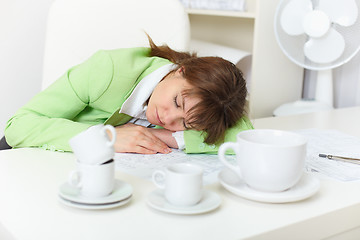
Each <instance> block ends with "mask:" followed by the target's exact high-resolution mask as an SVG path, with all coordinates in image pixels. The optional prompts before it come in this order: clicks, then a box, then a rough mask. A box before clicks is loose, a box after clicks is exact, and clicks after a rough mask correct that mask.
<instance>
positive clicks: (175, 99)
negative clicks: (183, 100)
mask: <svg viewBox="0 0 360 240" xmlns="http://www.w3.org/2000/svg"><path fill="white" fill-rule="evenodd" d="M177 97H178V95H176V96H175V97H174V104H175V107H176V108H179V107H180V106H179V104H178V103H177Z"/></svg>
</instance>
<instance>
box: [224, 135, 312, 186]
mask: <svg viewBox="0 0 360 240" xmlns="http://www.w3.org/2000/svg"><path fill="white" fill-rule="evenodd" d="M306 142H307V141H306V139H305V138H304V137H302V136H300V135H298V134H296V133H292V132H287V131H281V130H273V129H256V130H246V131H243V132H240V133H238V134H237V142H226V143H224V144H222V145H221V146H220V148H219V152H218V156H219V158H220V160H221V162H222V163H223V164H224V165H225V166H226V167H228V168H230V169H232V170H233V171H234V172H235V173H236V174H237V175H238V176H239V177H240V178H241V179H242V180H243V181H244V182H245V183H246V184H247V185H248V186H249V187H251V188H253V189H256V190H259V191H267V192H280V191H284V190H287V189H289V188H291V187H293V186H294V185H295V184H296V183H297V182H298V181H299V180H300V178H301V176H302V173H303V171H304V166H305V157H306ZM228 149H233V150H234V152H235V154H236V159H237V162H236V164H233V163H229V161H228V160H227V158H226V155H225V153H226V150H228Z"/></svg>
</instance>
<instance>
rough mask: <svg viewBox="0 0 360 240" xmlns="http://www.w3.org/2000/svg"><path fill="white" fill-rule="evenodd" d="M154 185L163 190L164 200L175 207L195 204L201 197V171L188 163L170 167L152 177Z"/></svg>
mask: <svg viewBox="0 0 360 240" xmlns="http://www.w3.org/2000/svg"><path fill="white" fill-rule="evenodd" d="M152 180H153V182H154V184H155V185H156V186H157V187H158V188H160V189H164V196H165V199H166V200H167V201H168V202H169V203H171V204H173V205H176V206H191V205H195V204H197V203H198V202H199V201H200V200H201V198H202V195H203V169H202V168H201V167H200V166H197V165H194V164H189V163H177V164H173V165H170V166H169V167H167V168H166V169H165V171H162V170H157V171H155V172H154V173H153V175H152Z"/></svg>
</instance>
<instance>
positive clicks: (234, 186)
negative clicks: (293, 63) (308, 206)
mask: <svg viewBox="0 0 360 240" xmlns="http://www.w3.org/2000/svg"><path fill="white" fill-rule="evenodd" d="M219 181H220V184H221V185H222V186H223V187H224V188H225V189H227V190H228V191H230V192H232V193H234V194H235V195H238V196H240V197H243V198H247V199H249V200H254V201H258V202H267V203H286V202H295V201H300V200H303V199H305V198H308V197H311V196H312V195H314V194H315V193H316V192H317V191H318V190H319V188H320V182H319V180H318V179H317V178H315V177H314V176H311V175H310V174H307V173H304V174H303V176H302V177H301V179H300V181H299V182H298V183H297V184H296V185H295V186H294V187H292V188H290V189H289V190H286V191H283V192H261V191H257V190H254V189H252V188H250V187H248V186H247V185H246V184H245V183H244V181H243V180H242V179H240V178H239V177H238V176H237V175H236V174H235V173H234V172H233V171H231V170H230V169H223V170H222V171H221V172H220V173H219Z"/></svg>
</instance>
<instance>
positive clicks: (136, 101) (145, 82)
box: [119, 64, 185, 149]
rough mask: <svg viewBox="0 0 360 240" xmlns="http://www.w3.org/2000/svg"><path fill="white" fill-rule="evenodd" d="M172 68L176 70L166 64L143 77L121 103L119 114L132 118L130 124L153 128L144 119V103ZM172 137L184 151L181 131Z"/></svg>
mask: <svg viewBox="0 0 360 240" xmlns="http://www.w3.org/2000/svg"><path fill="white" fill-rule="evenodd" d="M174 68H176V65H175V64H167V65H164V66H162V67H160V68H158V69H156V70H155V71H154V72H152V73H150V74H149V75H147V76H145V77H144V78H143V79H142V80H141V81H140V82H139V83H138V85H137V86H136V87H135V89H134V91H133V92H132V93H131V95H130V96H129V97H128V99H126V101H125V102H124V103H123V105H122V107H121V109H120V111H119V113H125V114H127V115H129V116H132V117H133V118H132V119H131V120H130V121H129V122H131V123H134V124H137V125H141V126H144V127H154V126H153V125H152V124H151V123H150V122H148V121H147V119H146V109H147V104H146V101H147V100H148V99H149V97H150V96H151V94H152V92H153V91H154V89H155V87H156V85H157V84H158V83H159V82H160V81H161V80H162V79H163V78H164V77H165V76H166V75H167V74H168V73H169V72H170V71H172V70H173V69H174ZM172 136H173V137H174V138H175V140H176V143H177V145H178V147H179V149H184V148H185V141H184V134H183V131H179V132H175V133H173V134H172Z"/></svg>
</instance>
